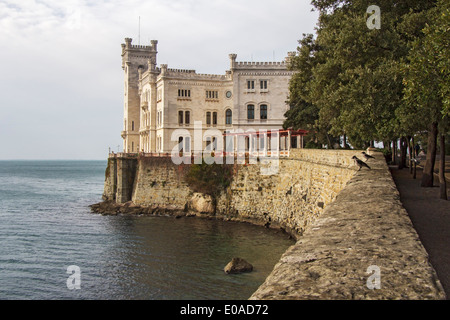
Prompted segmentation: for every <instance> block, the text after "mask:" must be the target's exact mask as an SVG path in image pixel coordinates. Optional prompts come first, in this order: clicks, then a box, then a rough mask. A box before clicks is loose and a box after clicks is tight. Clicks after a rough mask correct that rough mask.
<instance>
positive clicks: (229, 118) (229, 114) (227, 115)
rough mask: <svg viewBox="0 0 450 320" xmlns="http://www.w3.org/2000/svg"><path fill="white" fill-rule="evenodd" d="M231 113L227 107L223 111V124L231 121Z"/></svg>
mask: <svg viewBox="0 0 450 320" xmlns="http://www.w3.org/2000/svg"><path fill="white" fill-rule="evenodd" d="M232 115H233V113H232V111H231V110H230V109H228V110H227V111H226V112H225V124H231V123H232V118H233V117H232Z"/></svg>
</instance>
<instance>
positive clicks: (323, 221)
mask: <svg viewBox="0 0 450 320" xmlns="http://www.w3.org/2000/svg"><path fill="white" fill-rule="evenodd" d="M375 157H376V160H369V161H368V164H369V165H370V166H371V168H372V170H368V169H361V170H360V171H358V172H356V174H355V175H354V176H353V177H352V178H351V179H350V181H349V182H348V183H347V185H346V187H345V188H343V189H342V190H341V191H340V192H339V194H338V196H337V197H336V199H335V201H334V202H332V203H330V204H329V205H328V206H327V207H326V208H325V209H324V211H323V213H322V214H321V215H320V216H318V217H317V219H315V220H314V221H313V222H312V223H311V225H310V226H309V228H307V229H306V230H305V232H304V233H303V235H302V237H300V238H299V240H298V241H297V243H296V244H295V245H293V246H292V247H290V248H289V249H288V250H287V251H286V252H285V253H284V255H283V256H282V257H281V259H280V261H279V262H278V264H277V265H276V266H275V267H274V270H273V271H272V273H271V274H270V275H269V277H268V278H267V279H266V281H265V282H264V284H262V285H261V286H260V288H259V289H258V290H257V291H256V292H255V293H254V294H253V295H252V297H251V298H250V299H299V300H301V299H420V300H422V299H445V293H444V291H443V288H442V286H441V284H440V282H439V280H438V279H437V277H436V273H435V271H434V269H433V268H432V266H431V265H430V263H429V261H428V255H427V253H426V251H425V249H424V248H423V246H422V244H421V242H420V240H419V237H418V235H417V233H416V232H415V230H414V228H413V226H412V223H411V221H410V219H409V217H408V214H407V212H406V210H405V209H404V208H403V206H402V204H401V202H400V200H399V199H400V197H399V193H398V191H397V189H396V186H395V183H394V181H393V179H392V177H391V174H390V172H389V170H388V168H387V165H386V163H385V161H384V159H383V156H382V155H381V154H380V153H376V154H375ZM368 284H369V285H368Z"/></svg>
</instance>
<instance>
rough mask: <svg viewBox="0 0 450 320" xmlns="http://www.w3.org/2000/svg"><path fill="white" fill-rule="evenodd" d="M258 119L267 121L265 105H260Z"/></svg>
mask: <svg viewBox="0 0 450 320" xmlns="http://www.w3.org/2000/svg"><path fill="white" fill-rule="evenodd" d="M259 113H260V114H259V118H260V119H261V120H267V105H265V104H262V105H261V106H260V108H259Z"/></svg>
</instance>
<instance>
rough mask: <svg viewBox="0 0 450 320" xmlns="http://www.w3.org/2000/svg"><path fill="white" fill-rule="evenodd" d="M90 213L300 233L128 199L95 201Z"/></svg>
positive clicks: (264, 223)
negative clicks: (226, 223) (227, 223)
mask: <svg viewBox="0 0 450 320" xmlns="http://www.w3.org/2000/svg"><path fill="white" fill-rule="evenodd" d="M89 207H90V209H91V212H92V213H95V214H100V215H103V216H116V215H131V216H155V217H173V218H175V219H180V218H191V217H192V218H200V219H210V220H212V219H216V220H221V221H230V222H239V223H249V224H252V225H255V226H260V227H263V228H266V229H275V230H280V231H282V232H285V233H286V234H287V235H288V236H289V237H290V238H291V239H293V240H295V241H297V240H298V239H299V238H300V237H301V234H299V233H298V232H295V230H290V229H288V228H284V227H282V226H281V225H279V224H277V223H273V222H272V223H267V221H266V220H262V219H254V218H253V219H252V218H243V217H240V216H239V215H229V214H220V213H216V214H209V213H199V212H195V211H193V210H189V209H187V208H184V209H180V208H177V207H161V206H158V207H157V206H155V207H147V206H139V205H135V204H134V203H133V202H131V201H129V202H126V203H123V204H120V203H116V202H114V201H112V200H105V201H101V202H99V203H95V204H92V205H90V206H89Z"/></svg>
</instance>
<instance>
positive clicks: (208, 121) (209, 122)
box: [206, 112, 211, 126]
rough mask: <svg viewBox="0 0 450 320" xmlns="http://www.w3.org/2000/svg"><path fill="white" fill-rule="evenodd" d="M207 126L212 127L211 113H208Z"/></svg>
mask: <svg viewBox="0 0 450 320" xmlns="http://www.w3.org/2000/svg"><path fill="white" fill-rule="evenodd" d="M206 125H207V126H210V125H211V112H207V113H206Z"/></svg>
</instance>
